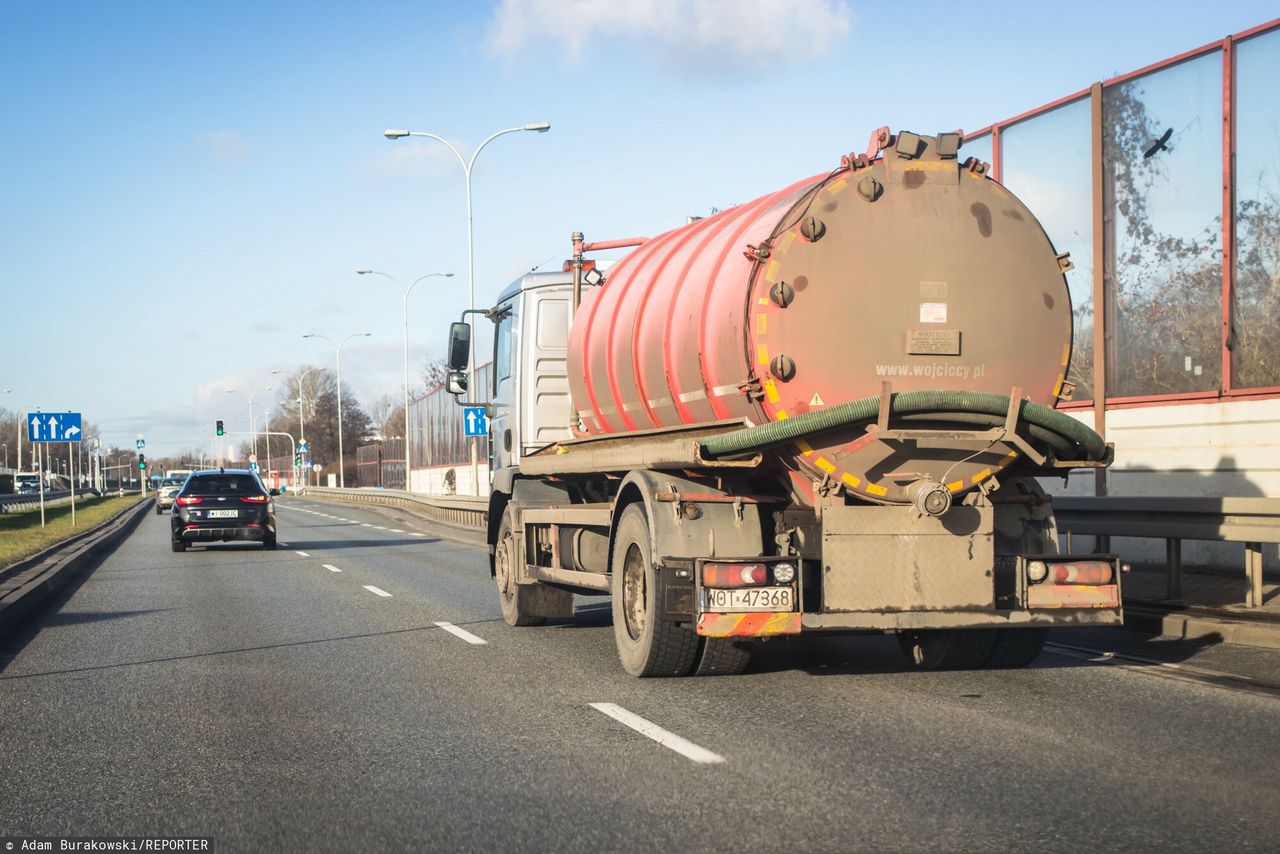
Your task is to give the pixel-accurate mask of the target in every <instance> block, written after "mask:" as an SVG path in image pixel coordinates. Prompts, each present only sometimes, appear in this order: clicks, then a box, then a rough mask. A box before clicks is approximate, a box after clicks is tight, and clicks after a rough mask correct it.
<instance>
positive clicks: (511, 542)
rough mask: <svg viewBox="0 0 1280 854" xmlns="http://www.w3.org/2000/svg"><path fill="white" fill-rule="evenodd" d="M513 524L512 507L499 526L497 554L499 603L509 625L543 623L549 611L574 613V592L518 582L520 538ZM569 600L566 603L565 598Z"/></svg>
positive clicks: (503, 515) (508, 509)
mask: <svg viewBox="0 0 1280 854" xmlns="http://www.w3.org/2000/svg"><path fill="white" fill-rule="evenodd" d="M513 527H514V526H513V525H512V523H511V508H510V507H508V508H507V509H506V510H505V511H503V514H502V523H501V524H500V525H499V526H498V546H497V548H496V550H495V551H494V555H493V580H494V581H495V582H497V585H498V604H499V605H500V606H501V607H502V619H504V620H506V621H507V625H509V626H540V625H542V624H543V623H545V622H546V621H547V617H546V615H547V614H549V613H560V612H562V611H564V610H566V608H567V610H568V611H569V613H572V612H573V594H572V593H567V592H565V591H563V590H552V589H551V588H549V587H547V586H545V585H542V584H517V583H516V578H517V575H516V572H517V567H516V540H515V532H514V531H513V530H512V528H513ZM565 599H567V600H568V602H567V603H565V602H564V601H563V600H565Z"/></svg>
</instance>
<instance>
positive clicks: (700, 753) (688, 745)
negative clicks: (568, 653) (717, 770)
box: [588, 703, 725, 765]
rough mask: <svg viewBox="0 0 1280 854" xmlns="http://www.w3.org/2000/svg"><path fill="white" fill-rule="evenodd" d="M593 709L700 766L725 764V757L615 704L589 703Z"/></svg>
mask: <svg viewBox="0 0 1280 854" xmlns="http://www.w3.org/2000/svg"><path fill="white" fill-rule="evenodd" d="M588 705H589V706H591V708H593V709H595V710H596V711H597V712H602V713H603V714H606V715H608V716H609V717H611V718H613V719H614V720H615V721H617V722H618V723H620V724H622V725H623V726H627V727H630V728H631V729H633V730H635V731H636V732H638V733H640V734H641V735H643V736H645V737H646V738H651V739H653V740H654V741H656V742H658V744H661V745H662V746H663V747H665V748H667V749H668V750H674V751H675V752H676V753H679V754H680V755H681V756H683V757H684V758H686V759H690V760H692V761H694V762H697V763H699V764H700V765H714V764H717V763H720V762H724V761H725V760H724V757H723V756H721V755H720V754H718V753H712V752H711V751H710V750H707V749H706V748H705V747H699V746H698V745H696V744H694V743H693V742H692V741H689V740H688V739H685V738H681V737H680V736H678V735H676V734H675V733H674V732H671V731H669V730H665V729H663V728H662V727H660V726H658V725H657V724H655V723H654V722H653V721H647V720H645V719H644V718H642V717H640V716H639V715H637V714H635V713H634V712H629V711H627V710H626V709H624V708H622V707H621V706H619V705H616V704H614V703H588Z"/></svg>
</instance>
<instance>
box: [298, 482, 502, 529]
mask: <svg viewBox="0 0 1280 854" xmlns="http://www.w3.org/2000/svg"><path fill="white" fill-rule="evenodd" d="M299 494H301V495H315V496H317V497H323V498H335V499H337V500H339V501H351V502H354V503H357V504H381V505H384V506H390V507H405V508H407V509H410V510H413V511H415V512H417V513H421V514H422V515H424V516H427V517H428V518H431V519H435V520H436V521H439V522H446V523H448V524H450V525H459V526H462V527H467V528H476V529H479V530H483V529H484V528H485V527H486V526H487V525H488V522H489V499H488V498H486V497H483V496H481V497H479V498H475V497H471V496H466V495H419V494H417V493H412V492H402V491H401V490H398V489H332V488H330V487H325V486H307V487H303V488H302V489H300V490H299Z"/></svg>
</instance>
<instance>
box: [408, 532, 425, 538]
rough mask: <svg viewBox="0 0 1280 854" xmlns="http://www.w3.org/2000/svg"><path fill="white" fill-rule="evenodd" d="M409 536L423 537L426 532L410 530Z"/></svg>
mask: <svg viewBox="0 0 1280 854" xmlns="http://www.w3.org/2000/svg"><path fill="white" fill-rule="evenodd" d="M409 536H411V537H425V536H426V534H419V533H418V532H417V531H410V532H409Z"/></svg>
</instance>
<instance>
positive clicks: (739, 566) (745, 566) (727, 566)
mask: <svg viewBox="0 0 1280 854" xmlns="http://www.w3.org/2000/svg"><path fill="white" fill-rule="evenodd" d="M768 579H769V570H768V569H767V568H766V567H765V565H764V564H762V563H704V564H703V565H702V584H703V586H705V587H751V586H753V585H761V584H764V583H765V582H766V581H767V580H768Z"/></svg>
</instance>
